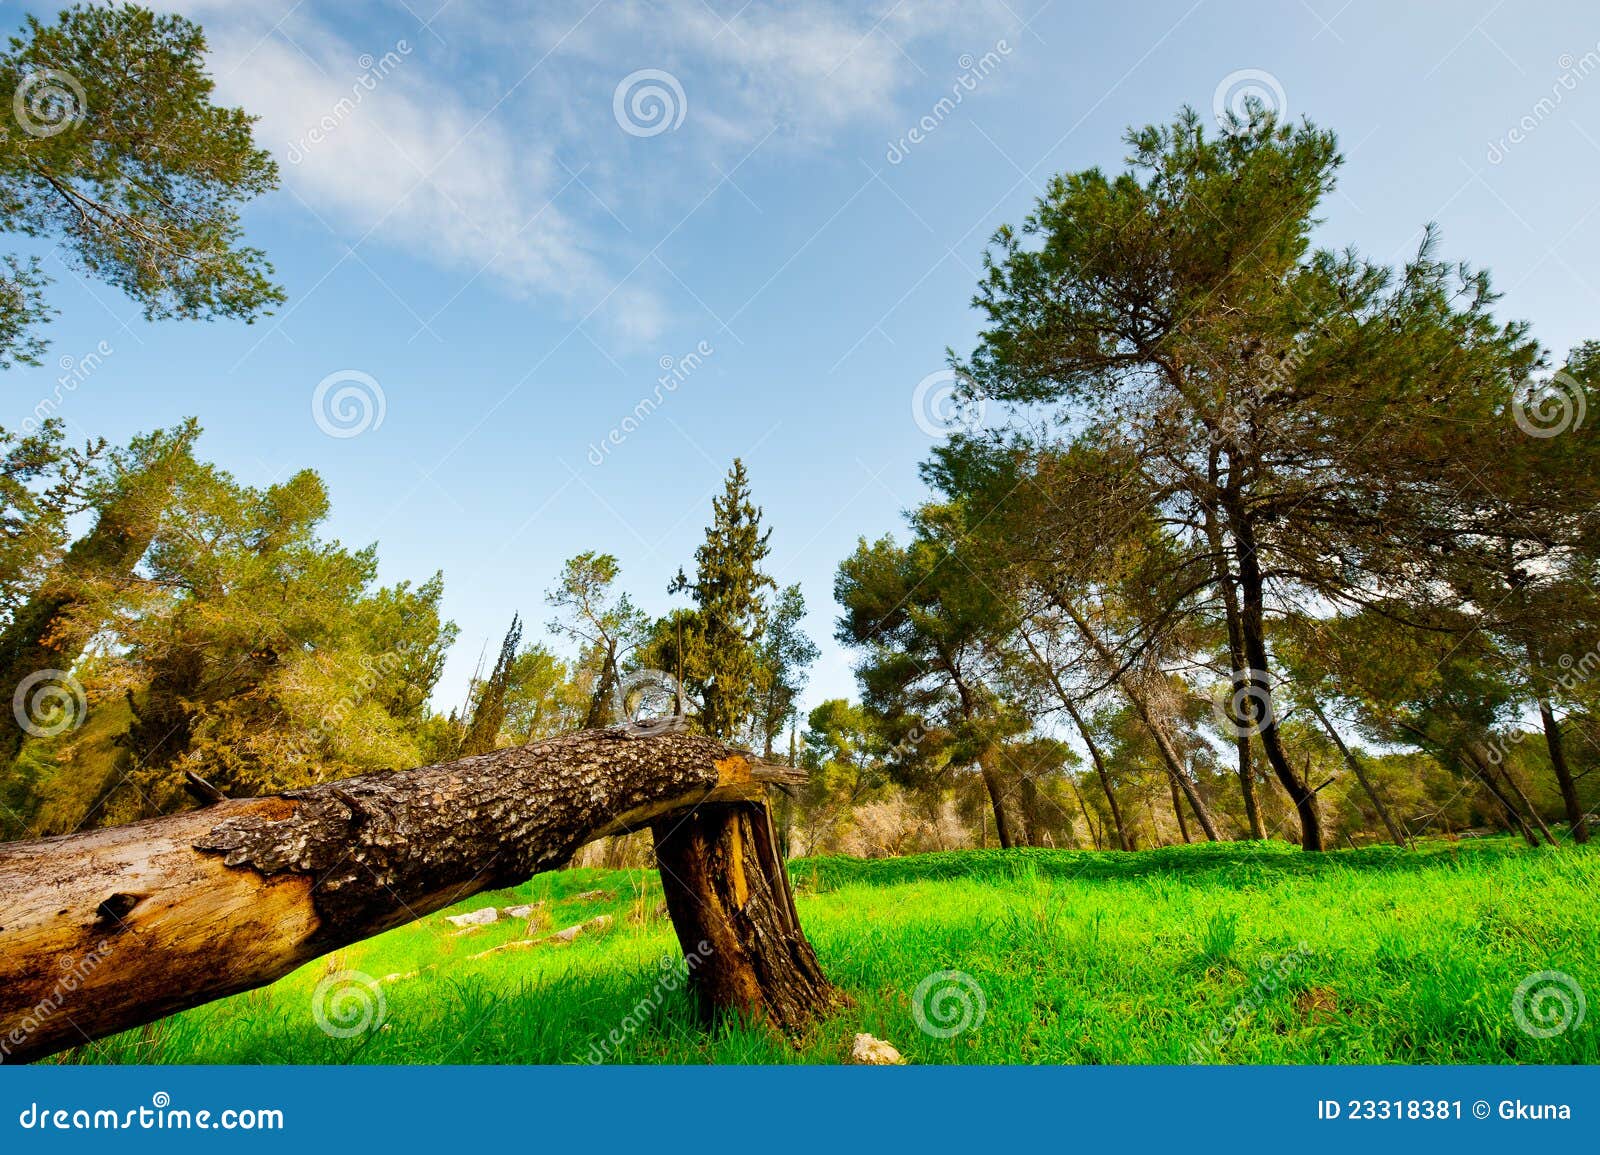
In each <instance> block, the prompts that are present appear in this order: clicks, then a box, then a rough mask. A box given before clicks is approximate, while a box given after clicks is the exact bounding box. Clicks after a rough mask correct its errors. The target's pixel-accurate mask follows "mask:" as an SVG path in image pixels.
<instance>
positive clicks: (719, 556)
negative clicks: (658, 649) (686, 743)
mask: <svg viewBox="0 0 1600 1155" xmlns="http://www.w3.org/2000/svg"><path fill="white" fill-rule="evenodd" d="M771 533H772V531H771V530H763V529H762V527H761V509H760V507H758V506H757V505H755V503H754V502H752V501H751V500H750V479H749V476H748V474H746V473H745V468H744V462H743V461H741V460H739V459H738V458H734V461H733V468H732V469H730V470H729V471H728V479H727V483H726V485H725V486H724V487H723V491H722V496H721V497H717V498H713V499H712V503H711V524H710V525H709V526H707V527H706V540H705V542H704V543H703V544H702V545H701V546H700V548H699V549H697V550H696V551H695V555H694V556H695V577H694V580H693V581H690V580H689V579H688V577H686V576H685V575H684V573H683V571H682V570H679V571H678V576H677V578H676V579H674V580H673V582H672V584H671V586H670V587H669V592H671V593H679V592H685V591H686V592H688V593H689V595H690V596H691V597H692V598H693V599H694V603H695V608H694V611H693V612H692V613H690V614H687V615H684V621H683V631H682V642H681V644H680V645H679V653H678V655H677V659H678V664H679V665H680V668H681V670H682V675H681V676H682V679H683V681H684V683H685V688H686V689H688V690H689V692H690V693H692V694H693V695H694V696H695V698H696V699H697V700H698V701H699V703H700V722H699V724H700V728H701V729H703V730H704V731H705V732H706V733H707V734H711V735H714V736H716V737H719V738H735V737H738V736H740V735H742V734H743V733H744V731H745V730H746V729H747V728H748V726H749V724H750V722H751V720H752V719H753V718H754V716H755V714H756V710H757V705H758V696H759V690H760V685H761V673H762V670H761V655H760V653H759V650H758V643H759V640H760V639H761V637H762V636H763V634H764V633H765V631H766V627H767V596H766V592H767V591H768V590H774V589H776V588H777V584H776V583H775V582H774V581H773V580H772V579H771V578H770V577H768V576H767V575H766V574H765V573H763V572H762V570H761V563H762V562H763V561H765V560H766V557H767V554H768V553H769V552H770V549H771V547H770V546H769V545H768V541H767V539H768V538H769V537H770V536H771ZM673 632H674V633H676V631H673Z"/></svg>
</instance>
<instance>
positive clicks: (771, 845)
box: [652, 801, 843, 1035]
mask: <svg viewBox="0 0 1600 1155" xmlns="http://www.w3.org/2000/svg"><path fill="white" fill-rule="evenodd" d="M652 833H653V836H654V838H655V848H656V866H657V868H658V869H659V870H660V871H661V886H662V889H663V890H664V891H665V892H666V898H667V911H668V913H669V914H671V916H672V926H673V929H674V930H676V931H677V933H678V944H679V945H680V946H681V947H682V948H683V953H684V957H685V958H688V957H690V956H691V955H692V954H694V953H695V952H696V951H698V952H700V954H702V955H703V956H706V957H705V958H704V960H703V962H702V964H701V965H700V966H699V967H697V968H695V969H694V970H693V971H691V973H690V975H689V986H690V989H691V990H692V991H693V992H694V994H695V997H696V1001H697V1002H698V1003H699V1005H700V1010H701V1014H702V1016H703V1017H704V1018H705V1019H706V1020H707V1021H708V1022H715V1021H716V1019H717V1018H718V1017H720V1016H722V1015H724V1014H728V1013H733V1014H737V1015H740V1016H743V1017H745V1018H750V1019H757V1020H765V1021H767V1022H769V1023H771V1024H772V1025H773V1026H775V1027H777V1028H778V1029H779V1030H781V1031H784V1032H785V1033H788V1034H791V1035H793V1034H796V1033H798V1032H799V1031H801V1030H802V1029H804V1028H805V1027H806V1025H807V1024H809V1023H811V1022H813V1021H815V1020H816V1019H817V1018H819V1017H821V1016H822V1015H824V1014H826V1013H827V1012H828V1011H830V1010H831V1009H833V1008H835V1007H837V1006H838V1005H839V1004H840V1003H841V1002H842V1001H843V997H842V996H841V995H840V993H839V992H838V991H837V990H836V989H835V988H834V986H833V984H832V983H830V982H829V981H828V979H827V976H826V975H824V974H823V973H822V966H821V964H819V963H818V962H817V955H816V952H815V951H814V950H812V949H811V944H810V943H809V942H807V941H806V937H805V935H804V934H803V933H802V932H801V930H800V917H799V915H798V914H797V913H796V912H795V905H794V892H793V890H791V888H790V886H789V875H788V872H787V871H786V870H784V868H783V861H782V860H781V859H780V858H779V857H778V854H777V845H776V839H775V838H774V837H773V831H772V819H771V815H770V812H769V811H768V809H767V805H766V803H765V802H764V801H760V802H742V803H740V802H736V803H728V804H718V805H710V806H702V807H700V808H698V809H696V810H694V811H692V812H691V813H689V814H687V815H684V816H683V817H681V818H675V819H671V820H667V819H663V820H661V821H658V822H657V823H656V824H655V826H654V827H653V828H652ZM701 944H705V945H708V946H709V947H710V951H709V955H707V952H706V950H705V946H704V945H701Z"/></svg>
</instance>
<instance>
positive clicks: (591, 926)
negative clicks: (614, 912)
mask: <svg viewBox="0 0 1600 1155" xmlns="http://www.w3.org/2000/svg"><path fill="white" fill-rule="evenodd" d="M610 925H611V916H610V915H609V914H597V915H595V916H594V917H593V918H591V919H590V920H589V921H588V922H580V923H579V924H578V925H577V926H569V927H567V929H566V930H558V931H556V932H555V934H553V935H551V936H550V937H551V938H552V939H554V940H555V941H556V942H572V941H573V940H574V939H576V938H577V937H578V936H579V935H580V934H584V933H586V932H587V933H592V932H594V931H597V930H605V928H606V927H608V926H610Z"/></svg>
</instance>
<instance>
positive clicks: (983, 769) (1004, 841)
mask: <svg viewBox="0 0 1600 1155" xmlns="http://www.w3.org/2000/svg"><path fill="white" fill-rule="evenodd" d="M998 755H999V751H998V750H997V749H996V748H995V747H994V746H989V747H988V748H986V749H985V750H984V751H983V753H981V754H980V755H978V773H979V774H981V775H982V776H983V785H984V788H985V789H986V790H987V791H988V792H989V805H990V806H991V807H993V809H994V833H995V837H996V838H998V839H999V840H1000V845H1001V847H1003V848H1004V849H1007V850H1009V849H1011V847H1013V846H1015V845H1016V844H1017V842H1016V824H1015V823H1014V821H1013V820H1012V817H1011V813H1010V808H1009V807H1008V806H1007V805H1006V795H1005V781H1004V779H1003V778H1002V777H1001V775H1000V768H999V767H998V766H996V765H995V761H996V759H997V757H998Z"/></svg>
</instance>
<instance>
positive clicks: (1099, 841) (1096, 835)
mask: <svg viewBox="0 0 1600 1155" xmlns="http://www.w3.org/2000/svg"><path fill="white" fill-rule="evenodd" d="M1067 785H1069V786H1070V787H1072V796H1073V797H1074V798H1076V799H1077V800H1078V810H1079V811H1080V812H1081V813H1082V814H1083V822H1084V825H1085V826H1087V827H1088V828H1089V838H1090V840H1091V841H1092V842H1093V843H1094V848H1095V849H1096V850H1099V849H1101V848H1102V847H1103V846H1104V845H1105V840H1104V839H1103V838H1101V836H1100V828H1099V827H1097V826H1096V825H1095V824H1094V819H1093V818H1092V817H1090V815H1089V804H1088V803H1087V802H1085V801H1084V798H1083V791H1081V790H1079V789H1078V784H1077V783H1076V782H1074V781H1073V780H1072V776H1071V775H1068V776H1067Z"/></svg>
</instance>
